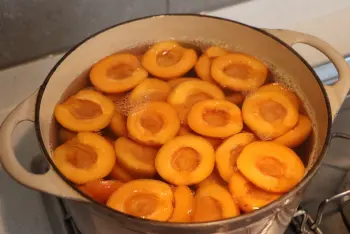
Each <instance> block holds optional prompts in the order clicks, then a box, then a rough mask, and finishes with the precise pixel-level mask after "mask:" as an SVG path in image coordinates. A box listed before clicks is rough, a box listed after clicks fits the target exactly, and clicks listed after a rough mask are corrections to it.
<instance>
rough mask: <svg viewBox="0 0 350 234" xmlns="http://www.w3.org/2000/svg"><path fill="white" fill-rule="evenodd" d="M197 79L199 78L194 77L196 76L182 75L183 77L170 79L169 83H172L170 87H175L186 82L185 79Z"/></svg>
mask: <svg viewBox="0 0 350 234" xmlns="http://www.w3.org/2000/svg"><path fill="white" fill-rule="evenodd" d="M192 80H194V81H196V80H198V78H194V77H182V78H177V79H173V80H169V81H168V84H169V85H170V87H171V88H172V89H173V88H175V87H176V86H178V85H179V84H181V83H183V82H185V81H192Z"/></svg>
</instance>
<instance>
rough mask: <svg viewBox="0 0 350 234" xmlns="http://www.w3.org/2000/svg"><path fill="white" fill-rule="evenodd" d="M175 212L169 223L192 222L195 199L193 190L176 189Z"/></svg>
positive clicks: (181, 187) (182, 187) (180, 187)
mask: <svg viewBox="0 0 350 234" xmlns="http://www.w3.org/2000/svg"><path fill="white" fill-rule="evenodd" d="M174 201H175V203H174V211H173V214H172V215H171V217H170V219H169V220H168V221H169V222H190V220H191V212H192V209H193V203H194V198H193V195H192V191H191V189H189V188H188V187H187V186H183V185H182V186H178V187H175V189H174Z"/></svg>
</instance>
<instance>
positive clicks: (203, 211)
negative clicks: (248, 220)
mask: <svg viewBox="0 0 350 234" xmlns="http://www.w3.org/2000/svg"><path fill="white" fill-rule="evenodd" d="M194 199H195V203H194V210H193V216H192V221H194V222H208V221H215V220H220V219H226V218H231V217H236V216H238V215H239V214H240V212H239V208H238V206H237V204H236V203H235V201H234V200H233V198H232V196H231V194H230V193H229V191H227V189H225V188H223V187H221V186H219V185H217V184H210V185H207V186H202V187H200V188H199V189H197V191H196V195H195V197H194Z"/></svg>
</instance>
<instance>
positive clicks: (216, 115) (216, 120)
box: [187, 100, 243, 138]
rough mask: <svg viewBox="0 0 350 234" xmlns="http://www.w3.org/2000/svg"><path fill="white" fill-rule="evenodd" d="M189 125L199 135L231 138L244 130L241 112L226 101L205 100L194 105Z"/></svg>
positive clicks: (189, 116) (188, 119) (188, 120)
mask: <svg viewBox="0 0 350 234" xmlns="http://www.w3.org/2000/svg"><path fill="white" fill-rule="evenodd" d="M187 123H188V125H189V126H190V128H191V129H192V130H193V131H195V132H196V133H198V134H201V135H204V136H209V137H223V138H224V137H229V136H231V135H233V134H236V133H239V132H240V131H241V130H242V128H243V120H242V114H241V110H240V109H239V108H238V106H236V105H235V104H233V103H231V102H229V101H226V100H204V101H200V102H197V103H196V104H194V105H193V106H192V108H191V110H190V112H189V114H188V117H187Z"/></svg>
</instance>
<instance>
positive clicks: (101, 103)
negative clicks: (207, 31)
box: [53, 41, 312, 222]
mask: <svg viewBox="0 0 350 234" xmlns="http://www.w3.org/2000/svg"><path fill="white" fill-rule="evenodd" d="M192 69H194V71H193V70H192ZM189 72H192V73H193V74H194V72H195V73H196V74H197V76H198V77H195V76H196V75H191V77H188V76H189V75H188V74H189ZM190 74H191V73H190ZM267 76H268V68H267V66H266V65H265V64H264V63H263V62H262V61H260V60H258V59H256V58H254V57H252V56H248V55H246V54H243V53H234V52H230V51H228V50H226V49H223V48H218V47H215V46H212V47H209V48H207V49H206V50H205V51H204V52H203V53H202V54H200V55H198V54H197V52H196V51H195V50H193V49H191V48H186V47H184V46H183V45H181V44H179V43H177V42H175V41H166V42H159V43H156V44H153V45H152V46H150V47H149V48H148V49H147V51H146V52H145V53H144V54H142V55H135V54H133V53H128V52H124V53H116V54H113V55H110V56H108V57H106V58H103V59H102V60H100V61H98V62H97V63H96V64H94V65H93V66H92V68H91V70H90V73H89V78H90V81H91V84H92V85H91V87H86V88H84V89H82V90H80V91H78V92H77V93H76V94H74V95H73V96H70V97H69V98H68V99H66V100H64V101H63V102H62V103H60V104H58V105H57V106H56V109H55V113H54V114H55V118H56V120H57V121H58V123H59V124H60V128H59V131H58V132H59V140H60V143H61V144H60V145H59V146H58V147H57V148H56V149H55V151H54V154H53V160H54V162H55V165H56V166H57V168H58V169H59V170H60V172H61V173H62V174H63V175H64V176H65V177H66V178H67V179H69V180H70V181H71V182H73V183H74V184H75V185H76V186H77V188H78V189H80V190H81V191H82V192H83V193H84V194H86V195H87V196H90V197H91V198H92V199H94V200H95V201H97V202H100V203H102V204H106V205H107V206H108V207H110V208H112V209H115V210H118V211H120V212H124V213H127V214H129V215H133V216H137V217H140V218H145V219H151V220H158V221H169V222H205V221H212V220H219V219H226V218H231V217H235V216H238V215H240V213H241V212H243V213H247V212H251V211H253V210H256V209H259V208H261V207H263V206H265V205H267V204H269V203H270V202H272V201H274V200H276V199H278V198H279V197H280V196H282V195H283V194H284V193H286V192H288V191H289V190H290V189H292V188H293V187H294V186H296V185H297V184H298V182H300V180H301V179H302V178H303V176H304V173H305V167H304V165H303V162H302V161H301V160H300V158H299V157H298V155H297V154H296V153H295V152H294V151H293V149H295V148H297V147H298V146H300V145H301V144H302V143H303V142H305V140H306V139H307V138H308V136H309V135H310V133H311V132H312V124H311V121H310V118H309V117H308V116H307V115H306V114H305V113H304V112H303V113H304V114H301V113H300V110H299V109H302V104H301V101H300V99H299V98H298V96H297V95H296V94H295V93H293V92H292V91H291V90H290V89H289V88H287V87H286V86H285V85H283V84H281V83H277V82H270V83H269V82H267ZM151 77H152V78H151Z"/></svg>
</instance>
